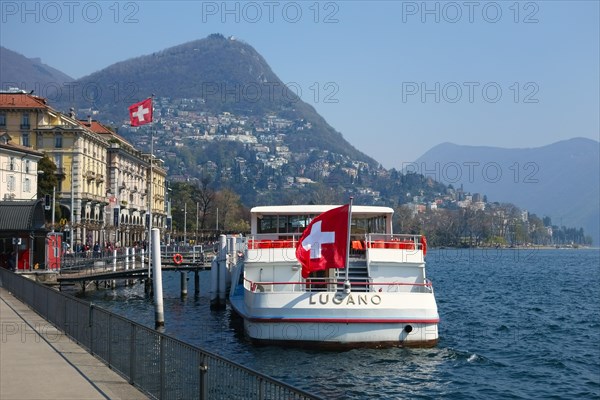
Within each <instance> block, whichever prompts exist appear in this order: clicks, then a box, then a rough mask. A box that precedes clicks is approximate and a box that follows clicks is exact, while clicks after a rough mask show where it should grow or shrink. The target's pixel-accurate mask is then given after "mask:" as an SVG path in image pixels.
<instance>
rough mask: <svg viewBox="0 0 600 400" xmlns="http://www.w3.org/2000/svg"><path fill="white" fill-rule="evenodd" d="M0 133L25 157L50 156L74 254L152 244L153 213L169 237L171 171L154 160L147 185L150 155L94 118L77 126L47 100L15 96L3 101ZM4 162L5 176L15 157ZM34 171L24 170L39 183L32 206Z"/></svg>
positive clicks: (63, 221)
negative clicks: (96, 247)
mask: <svg viewBox="0 0 600 400" xmlns="http://www.w3.org/2000/svg"><path fill="white" fill-rule="evenodd" d="M2 132H4V135H5V136H6V139H5V140H6V141H7V142H8V141H11V142H12V143H13V144H15V145H16V146H19V147H20V148H21V149H23V151H25V152H29V153H28V154H30V156H28V157H30V158H31V157H34V156H35V157H37V159H38V160H39V159H40V158H41V157H42V155H43V154H42V153H45V154H47V155H48V156H49V157H50V158H51V159H52V160H53V161H54V163H55V164H56V167H57V175H58V178H59V179H58V180H59V183H58V187H57V188H56V201H57V202H59V204H60V206H61V210H62V211H63V215H64V218H61V223H60V224H59V226H56V227H55V228H56V229H57V230H58V231H63V232H65V234H66V236H67V237H66V238H65V239H68V240H69V241H70V243H71V245H72V246H75V245H79V244H82V245H84V244H87V245H89V246H92V245H93V244H94V243H96V242H98V243H101V244H104V243H107V242H111V243H116V244H118V245H121V246H131V245H134V244H135V243H141V242H143V241H145V240H146V238H147V233H148V232H147V231H148V217H149V214H150V213H149V209H150V207H151V208H152V225H153V227H157V228H161V229H162V230H164V229H165V227H166V210H165V182H166V171H165V170H164V168H163V167H162V161H160V160H158V159H156V158H154V159H153V160H154V162H153V163H152V166H153V168H152V179H150V175H151V173H150V171H151V169H150V167H151V162H150V160H151V157H150V155H148V154H142V153H141V152H139V151H138V150H136V149H135V148H134V147H133V146H132V145H131V144H130V143H128V142H127V141H126V140H125V139H124V138H122V137H120V136H119V135H117V134H116V133H115V132H113V131H112V130H110V129H108V128H107V127H106V126H104V125H102V124H100V123H99V122H97V121H93V120H91V119H90V118H88V119H87V120H78V119H77V118H76V116H75V113H74V112H73V110H71V112H70V113H69V115H67V114H64V113H61V112H59V111H56V110H54V109H53V108H52V107H50V106H49V105H48V104H47V102H46V100H45V99H43V98H40V97H37V96H34V95H32V94H30V93H25V92H22V91H12V92H1V93H0V134H2ZM31 159H32V160H33V159H34V158H31ZM7 160H8V161H7V162H6V165H7V167H8V168H10V167H11V166H12V167H14V166H15V165H16V161H15V163H11V161H10V160H11V159H10V157H9V158H8V159H7ZM15 160H16V158H15ZM31 163H32V164H31V165H30V167H29V169H27V168H26V164H23V166H22V167H21V164H19V168H23V169H27V170H28V171H31V172H30V173H28V174H29V175H31V178H32V179H33V176H34V175H35V181H31V182H30V183H28V185H30V186H31V196H30V197H28V199H30V198H34V199H35V197H36V191H37V161H36V162H35V163H34V162H33V161H31ZM33 164H36V165H35V167H33ZM13 175H14V173H13ZM7 176H8V175H7ZM12 179H13V178H11V182H12ZM14 179H21V178H14ZM22 179H23V182H25V180H24V179H25V178H22ZM150 185H151V186H152V189H151V192H152V197H150ZM4 186H6V187H7V188H8V186H7V184H4ZM22 186H23V189H24V188H25V187H26V186H25V184H23V185H22ZM27 187H29V186H27ZM11 188H13V186H11ZM14 189H15V190H16V187H15V188H14ZM20 190H21V189H20ZM13 192H14V191H13ZM0 193H3V192H0ZM11 193H12V192H11ZM15 193H16V192H15ZM28 193H29V192H23V193H21V192H19V195H21V196H24V195H26V194H28ZM15 196H17V195H16V194H15Z"/></svg>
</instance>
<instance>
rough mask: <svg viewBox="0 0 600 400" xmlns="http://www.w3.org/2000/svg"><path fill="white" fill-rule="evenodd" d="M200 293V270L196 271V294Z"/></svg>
mask: <svg viewBox="0 0 600 400" xmlns="http://www.w3.org/2000/svg"><path fill="white" fill-rule="evenodd" d="M198 293H200V275H199V274H198V270H195V271H194V294H196V295H197V294H198Z"/></svg>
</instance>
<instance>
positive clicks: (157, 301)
mask: <svg viewBox="0 0 600 400" xmlns="http://www.w3.org/2000/svg"><path fill="white" fill-rule="evenodd" d="M150 241H151V242H150V243H160V231H159V230H158V229H157V228H153V229H152V235H151V237H150ZM150 248H151V249H152V268H153V270H152V276H153V279H152V283H153V286H154V326H155V327H156V328H158V327H161V326H164V325H165V313H164V310H163V293H162V266H161V263H160V246H151V247H150Z"/></svg>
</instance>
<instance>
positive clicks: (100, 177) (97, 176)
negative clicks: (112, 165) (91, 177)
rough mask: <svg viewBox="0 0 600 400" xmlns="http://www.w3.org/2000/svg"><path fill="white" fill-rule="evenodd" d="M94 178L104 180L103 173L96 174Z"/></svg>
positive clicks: (99, 180)
mask: <svg viewBox="0 0 600 400" xmlns="http://www.w3.org/2000/svg"><path fill="white" fill-rule="evenodd" d="M96 180H97V181H98V182H104V175H103V174H96Z"/></svg>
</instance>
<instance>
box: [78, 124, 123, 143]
mask: <svg viewBox="0 0 600 400" xmlns="http://www.w3.org/2000/svg"><path fill="white" fill-rule="evenodd" d="M78 122H79V124H81V125H82V126H85V127H86V128H88V129H89V130H91V131H92V132H94V133H98V134H101V135H111V136H114V137H115V138H117V139H119V140H120V141H122V142H123V143H126V144H128V145H130V146H131V143H129V142H128V141H127V140H126V139H125V138H124V137H123V136H120V135H118V134H117V133H116V132H114V131H112V130H110V129H109V128H107V127H106V126H105V125H103V124H101V123H100V122H98V121H96V120H92V121H91V123H90V121H88V120H79V121H78Z"/></svg>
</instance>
